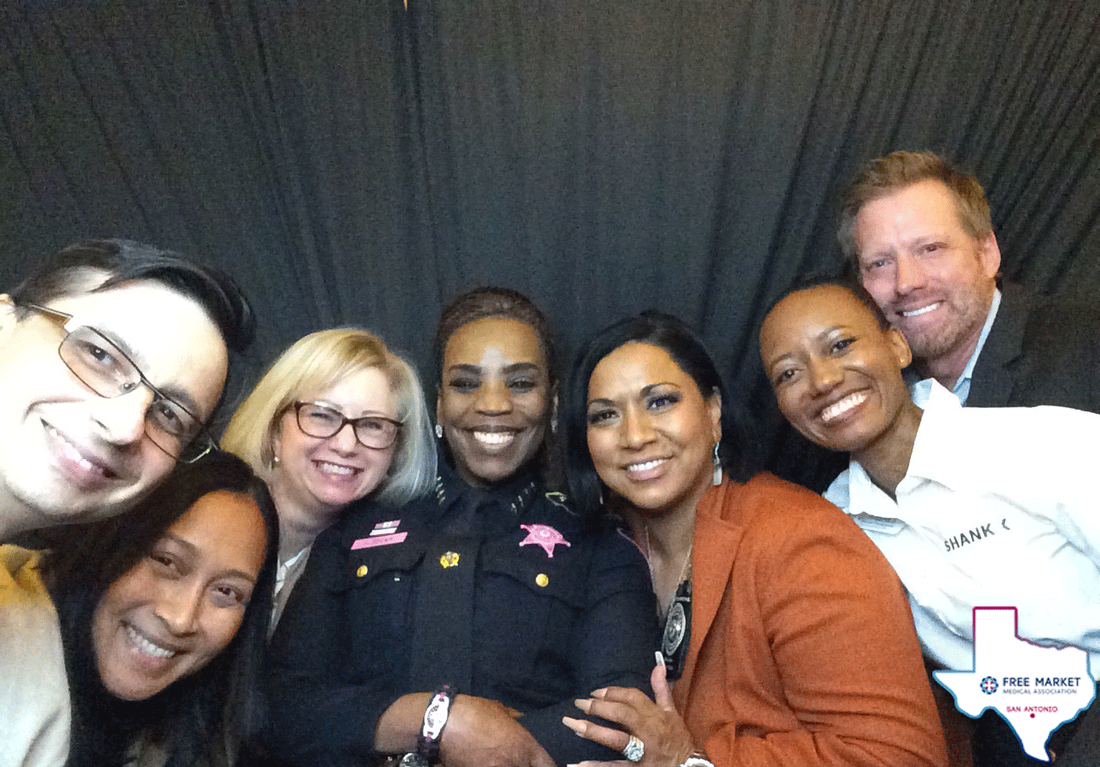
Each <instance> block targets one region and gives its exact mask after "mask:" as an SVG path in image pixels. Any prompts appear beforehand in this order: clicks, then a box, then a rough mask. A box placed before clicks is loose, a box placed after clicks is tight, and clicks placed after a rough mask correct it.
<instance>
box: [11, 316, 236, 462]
mask: <svg viewBox="0 0 1100 767" xmlns="http://www.w3.org/2000/svg"><path fill="white" fill-rule="evenodd" d="M20 306H22V307H24V308H26V309H31V310H33V311H36V312H38V313H39V314H41V315H43V316H45V317H46V319H48V320H50V321H51V322H54V323H56V324H57V325H58V327H60V328H61V330H63V331H64V333H65V336H64V337H63V338H62V339H61V343H59V344H58V345H57V356H58V357H59V358H60V359H61V362H62V363H64V365H65V367H66V368H67V369H68V370H69V372H70V373H72V374H73V375H74V376H75V377H76V379H77V380H78V381H80V383H82V384H83V385H84V386H86V387H88V390H89V391H91V392H92V393H93V394H95V395H96V396H97V397H103V398H104V399H114V398H115V397H120V396H122V395H123V394H129V393H130V392H131V391H133V390H134V387H133V386H130V388H123V389H120V390H119V391H118V392H117V393H116V394H114V395H107V394H103V393H102V392H100V391H99V390H98V389H96V388H95V387H94V386H93V385H92V384H90V383H88V382H87V381H85V380H84V379H83V378H82V377H81V375H80V373H79V372H77V371H76V370H74V369H73V366H72V365H70V364H69V361H68V360H67V359H65V355H64V354H62V351H61V350H62V349H63V348H64V346H65V343H66V342H67V341H68V340H69V337H70V336H71V335H72V334H73V332H74V330H75V329H70V328H69V327H68V324H69V322H70V321H71V320H72V319H73V315H71V314H68V313H66V312H62V311H58V310H57V309H51V308H49V307H48V306H41V305H40V304H32V303H23V304H20ZM80 327H82V328H85V329H86V330H89V331H91V332H92V333H95V334H96V335H97V336H99V337H100V338H102V339H103V341H104V342H106V343H107V344H108V345H109V346H110V347H111V348H112V349H114V350H115V351H116V352H118V355H119V356H120V357H121V358H122V359H124V360H125V361H126V364H128V365H129V366H130V367H131V368H132V369H133V371H134V372H135V373H136V374H137V377H138V380H137V381H127V383H128V384H137V383H139V382H140V383H141V384H144V385H145V386H146V387H148V389H149V391H151V392H153V401H152V402H150V403H149V408H148V409H147V410H146V411H145V421H146V427H145V436H147V437H149V441H150V442H152V443H153V444H154V445H156V446H157V449H158V450H160V451H161V452H163V453H164V454H166V455H167V456H169V457H170V458H172V459H173V460H175V461H178V462H179V463H195V462H196V461H198V460H199V459H200V458H202V457H203V456H204V455H206V454H207V453H209V452H210V451H212V450H218V449H219V448H218V444H217V442H216V441H215V440H214V438H213V436H211V434H210V432H209V431H208V430H207V428H206V425H205V424H204V423H203V421H202V419H201V418H199V417H198V416H197V415H195V414H194V413H192V412H191V411H190V410H188V409H187V408H186V407H184V406H183V405H182V404H180V403H179V402H177V401H176V400H174V399H173V398H171V397H169V396H168V395H167V394H165V393H164V392H162V391H161V390H160V389H158V388H157V387H156V385H155V384H154V383H153V382H152V381H150V380H149V379H148V378H147V377H146V376H145V373H143V372H142V371H141V368H139V367H138V366H137V363H135V362H134V361H133V360H132V359H130V357H129V355H127V354H126V352H124V351H122V349H120V348H118V344H117V343H115V342H114V341H112V340H111V339H109V338H107V336H105V335H103V333H102V332H100V331H99V330H97V329H96V328H94V327H92V326H90V325H81V326H80ZM162 400H163V401H165V402H171V403H172V404H173V405H174V406H176V407H178V408H179V409H180V410H182V411H183V412H184V413H186V414H187V415H188V416H190V417H191V418H192V419H193V420H194V421H195V423H196V424H198V427H199V428H198V431H197V432H195V435H194V436H193V437H191V439H190V440H188V441H187V442H186V443H183V444H182V445H181V447H180V452H179V454H178V455H177V454H173V453H172V451H171V450H169V449H168V448H166V447H164V446H163V445H161V444H160V443H159V442H157V440H156V439H154V438H153V435H152V434H150V433H149V425H148V422H149V413H150V412H151V410H152V406H153V405H154V404H156V403H157V402H160V401H162ZM166 431H167V430H166ZM168 433H169V434H170V435H171V432H168ZM171 436H182V435H171ZM192 446H195V449H197V450H198V452H197V453H196V454H195V455H186V457H184V456H185V454H187V453H188V448H191V447H192Z"/></svg>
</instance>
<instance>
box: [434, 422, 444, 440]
mask: <svg viewBox="0 0 1100 767" xmlns="http://www.w3.org/2000/svg"><path fill="white" fill-rule="evenodd" d="M435 438H436V439H443V424H441V423H437V424H436V425H435Z"/></svg>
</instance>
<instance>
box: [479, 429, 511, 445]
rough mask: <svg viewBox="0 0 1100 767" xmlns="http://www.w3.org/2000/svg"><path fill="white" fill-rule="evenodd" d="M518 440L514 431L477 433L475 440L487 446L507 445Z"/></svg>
mask: <svg viewBox="0 0 1100 767" xmlns="http://www.w3.org/2000/svg"><path fill="white" fill-rule="evenodd" d="M515 438H516V433H515V432H514V431H475V432H474V439H476V440H477V441H478V442H481V443H483V444H485V445H493V446H496V445H507V444H508V443H509V442H511V441H512V440H514V439H515Z"/></svg>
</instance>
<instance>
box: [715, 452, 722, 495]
mask: <svg viewBox="0 0 1100 767" xmlns="http://www.w3.org/2000/svg"><path fill="white" fill-rule="evenodd" d="M714 484H715V486H717V485H720V484H722V459H721V458H719V457H718V443H717V442H715V443H714Z"/></svg>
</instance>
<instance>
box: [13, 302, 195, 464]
mask: <svg viewBox="0 0 1100 767" xmlns="http://www.w3.org/2000/svg"><path fill="white" fill-rule="evenodd" d="M23 306H24V307H25V308H27V309H33V310H34V311H36V312H38V313H39V314H41V315H43V316H44V317H46V318H47V319H49V320H51V321H52V322H54V323H56V324H57V325H58V327H60V328H61V329H62V330H63V331H65V337H64V338H62V339H61V344H60V345H59V346H58V347H57V354H58V356H60V357H61V361H62V362H64V363H65V366H66V367H67V368H69V370H70V371H71V372H72V374H73V375H74V376H76V377H77V379H78V380H79V381H80V382H81V383H83V384H84V385H85V386H87V387H88V388H89V389H91V390H92V391H93V392H95V393H96V394H97V395H99V396H100V397H105V398H107V399H113V398H114V397H121V396H122V395H124V394H129V393H130V392H132V391H134V389H136V388H137V387H138V386H141V385H144V386H146V387H148V389H149V391H151V392H152V393H153V401H152V402H151V403H150V404H149V407H148V409H146V411H145V434H146V435H147V436H148V437H149V439H150V441H151V442H152V443H153V444H154V445H156V446H157V447H158V448H160V449H161V450H163V451H164V452H165V453H167V454H168V455H170V456H171V457H172V458H175V459H176V460H177V461H180V462H181V463H194V462H195V461H197V460H198V459H200V458H202V457H203V456H204V455H206V454H207V453H209V452H210V451H211V450H212V449H214V448H215V447H216V445H215V444H214V440H213V438H211V437H210V435H209V434H208V433H207V432H206V430H205V429H204V427H203V424H202V421H201V420H200V419H199V418H198V416H196V415H195V414H194V413H192V412H191V411H190V410H188V409H187V408H185V407H184V406H183V405H181V404H180V403H178V402H176V401H175V400H174V399H172V398H171V397H169V396H168V395H166V394H165V393H164V392H162V391H161V390H160V389H158V388H157V387H156V386H154V385H153V383H152V382H151V381H150V380H149V379H148V378H146V377H145V374H144V373H142V372H141V370H140V369H139V368H138V366H137V365H136V364H134V361H133V360H132V359H130V358H129V357H128V356H127V355H126V353H125V352H123V351H122V350H121V349H119V348H118V345H117V344H116V343H115V342H113V341H111V340H110V339H109V338H107V337H106V336H105V335H103V333H101V332H99V331H98V330H96V329H95V328H93V327H88V326H87V325H74V324H73V322H72V319H73V316H72V315H71V314H66V313H65V312H59V311H57V310H56V309H50V308H48V307H45V306H39V305H38V304H23Z"/></svg>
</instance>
